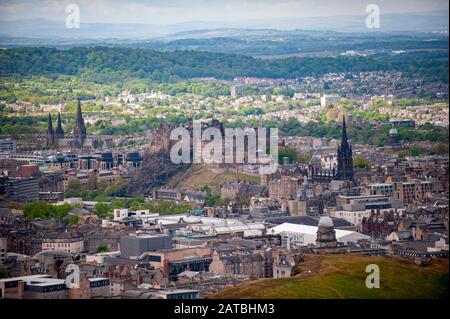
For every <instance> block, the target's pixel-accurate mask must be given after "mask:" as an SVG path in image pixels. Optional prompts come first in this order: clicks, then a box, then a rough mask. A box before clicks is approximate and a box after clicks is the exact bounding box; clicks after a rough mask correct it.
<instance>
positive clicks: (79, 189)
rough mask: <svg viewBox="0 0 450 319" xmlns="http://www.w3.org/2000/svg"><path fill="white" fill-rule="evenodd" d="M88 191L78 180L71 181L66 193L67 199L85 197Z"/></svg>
mask: <svg viewBox="0 0 450 319" xmlns="http://www.w3.org/2000/svg"><path fill="white" fill-rule="evenodd" d="M85 193H86V191H85V189H84V188H83V184H81V182H80V181H79V180H78V179H71V180H70V181H69V183H68V185H67V189H66V191H65V193H64V196H65V197H66V198H71V197H83V196H84V195H85Z"/></svg>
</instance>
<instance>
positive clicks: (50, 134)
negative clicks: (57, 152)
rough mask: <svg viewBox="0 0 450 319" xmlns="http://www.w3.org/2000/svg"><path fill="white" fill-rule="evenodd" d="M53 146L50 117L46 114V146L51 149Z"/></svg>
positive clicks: (53, 138) (53, 132)
mask: <svg viewBox="0 0 450 319" xmlns="http://www.w3.org/2000/svg"><path fill="white" fill-rule="evenodd" d="M54 145H55V131H54V130H53V121H52V115H51V114H50V113H48V122H47V146H48V147H51V146H54Z"/></svg>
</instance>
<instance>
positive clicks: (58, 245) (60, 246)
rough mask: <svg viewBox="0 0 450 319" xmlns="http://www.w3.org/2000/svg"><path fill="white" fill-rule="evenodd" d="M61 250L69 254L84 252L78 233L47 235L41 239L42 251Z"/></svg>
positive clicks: (81, 239)
mask: <svg viewBox="0 0 450 319" xmlns="http://www.w3.org/2000/svg"><path fill="white" fill-rule="evenodd" d="M49 250H62V251H66V252H69V253H81V252H82V251H84V239H83V236H82V235H81V234H78V233H70V232H63V233H49V234H45V236H44V237H43V238H42V251H49Z"/></svg>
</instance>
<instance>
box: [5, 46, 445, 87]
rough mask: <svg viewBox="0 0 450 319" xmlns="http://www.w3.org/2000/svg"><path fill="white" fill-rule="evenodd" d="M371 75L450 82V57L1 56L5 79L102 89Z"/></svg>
mask: <svg viewBox="0 0 450 319" xmlns="http://www.w3.org/2000/svg"><path fill="white" fill-rule="evenodd" d="M366 71H401V72H404V73H405V75H407V76H408V75H409V76H416V75H421V76H422V77H423V78H425V79H426V80H429V81H436V80H437V81H447V82H448V53H447V52H422V53H411V54H403V55H400V56H398V57H397V56H395V55H389V54H387V55H386V54H382V55H379V56H371V57H336V58H290V59H280V60H262V59H255V58H252V57H248V56H243V55H236V54H223V53H210V52H199V51H174V52H161V51H155V50H148V49H131V48H106V47H95V48H72V49H69V50H56V49H50V48H16V49H4V50H0V74H1V75H2V76H14V75H19V76H32V75H43V76H55V75H75V76H80V77H83V78H86V79H89V80H90V81H94V82H100V83H112V82H121V81H123V80H124V79H129V78H142V79H147V80H152V81H161V82H168V81H178V80H181V79H191V78H198V77H215V78H217V79H233V78H235V77H244V76H247V77H260V78H264V77H266V78H287V79H293V78H298V77H303V76H311V75H322V74H325V73H329V72H366Z"/></svg>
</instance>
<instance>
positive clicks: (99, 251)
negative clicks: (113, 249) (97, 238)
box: [95, 245, 110, 254]
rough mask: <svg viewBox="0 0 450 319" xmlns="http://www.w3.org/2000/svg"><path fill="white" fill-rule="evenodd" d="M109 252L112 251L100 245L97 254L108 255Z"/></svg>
mask: <svg viewBox="0 0 450 319" xmlns="http://www.w3.org/2000/svg"><path fill="white" fill-rule="evenodd" d="M109 251H110V250H109V248H108V247H107V246H105V245H100V246H98V247H97V249H96V250H95V252H96V253H97V254H99V253H108V252H109Z"/></svg>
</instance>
